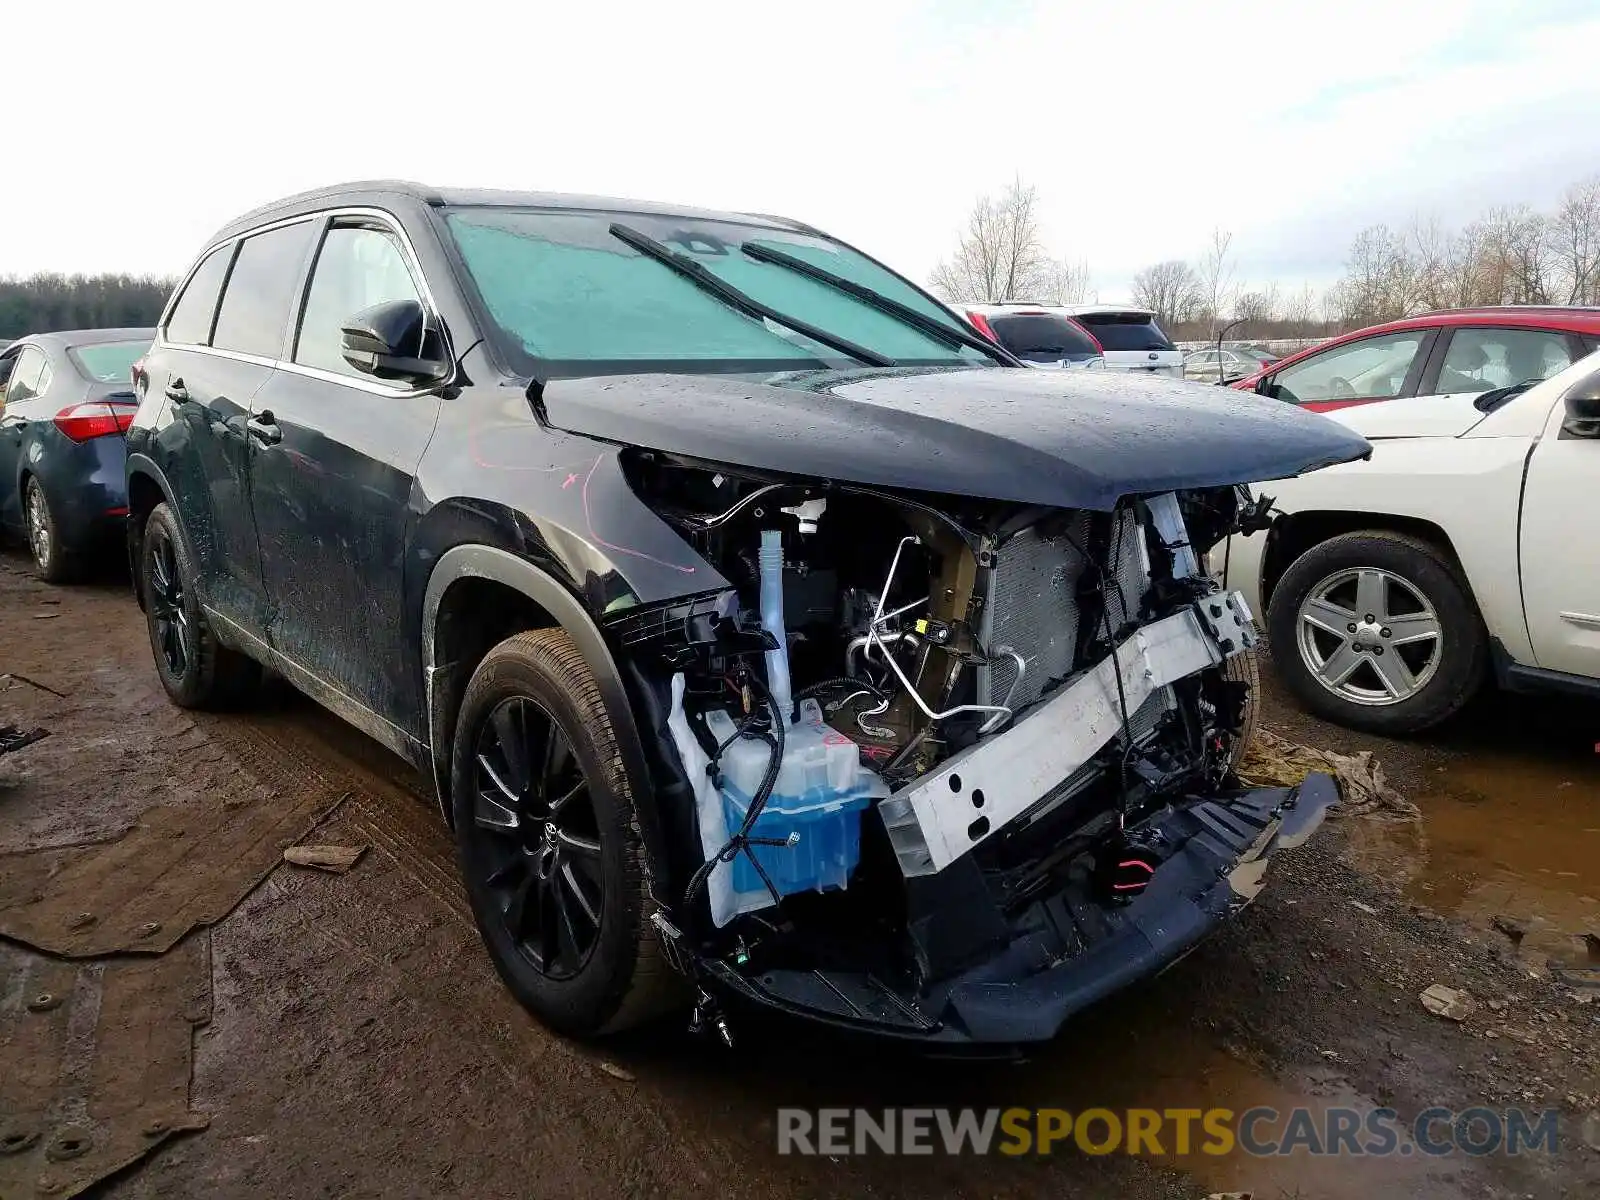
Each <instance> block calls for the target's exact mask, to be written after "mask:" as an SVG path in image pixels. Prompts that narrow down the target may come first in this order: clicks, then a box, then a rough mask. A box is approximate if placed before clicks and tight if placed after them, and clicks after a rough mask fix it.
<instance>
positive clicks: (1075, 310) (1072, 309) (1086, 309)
mask: <svg viewBox="0 0 1600 1200" xmlns="http://www.w3.org/2000/svg"><path fill="white" fill-rule="evenodd" d="M1062 310H1063V311H1064V312H1069V313H1071V314H1072V315H1073V316H1075V317H1090V316H1095V315H1097V314H1099V313H1106V314H1108V315H1109V314H1111V313H1142V314H1143V315H1144V316H1147V317H1153V316H1155V313H1153V312H1151V311H1150V310H1149V309H1148V308H1145V307H1144V306H1143V305H1139V304H1066V305H1063V306H1062Z"/></svg>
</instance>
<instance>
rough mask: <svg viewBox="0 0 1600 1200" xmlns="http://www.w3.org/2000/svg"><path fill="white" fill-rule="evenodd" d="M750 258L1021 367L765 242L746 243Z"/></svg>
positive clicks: (982, 342) (983, 343) (974, 338)
mask: <svg viewBox="0 0 1600 1200" xmlns="http://www.w3.org/2000/svg"><path fill="white" fill-rule="evenodd" d="M739 249H740V250H742V251H744V253H745V254H747V255H748V256H749V257H751V258H753V259H755V260H756V261H757V262H764V263H772V264H773V265H775V266H779V267H784V268H787V269H788V270H790V271H793V272H794V273H795V274H796V275H804V276H805V277H806V278H807V279H814V280H816V281H817V282H818V283H821V284H825V285H826V286H828V287H831V288H833V289H834V290H835V291H838V292H843V293H844V294H845V295H847V296H853V297H854V298H855V299H857V300H859V301H861V303H863V304H865V305H866V306H867V307H868V308H875V309H877V310H878V311H879V312H881V313H883V314H885V315H886V316H890V317H893V318H894V319H895V320H897V321H899V322H900V323H901V324H903V325H909V326H911V328H913V329H915V330H916V331H917V332H918V333H922V334H926V335H927V336H928V337H930V338H932V339H933V340H934V341H936V342H940V343H942V344H943V345H946V346H949V347H950V348H951V349H955V348H956V347H958V346H966V347H967V348H968V349H971V350H977V351H979V352H981V353H983V354H987V355H988V356H989V357H990V358H992V359H994V360H995V361H996V362H998V363H1002V364H1003V365H1005V366H1008V367H1019V366H1021V365H1022V364H1021V363H1020V362H1019V361H1018V360H1017V358H1016V356H1015V355H1013V354H1012V353H1011V352H1010V351H1008V350H1006V349H1005V348H1004V347H1003V346H997V345H995V343H993V342H991V341H990V340H989V339H988V338H985V337H981V336H979V335H978V334H976V333H972V334H969V333H967V332H966V331H965V330H961V329H956V328H954V327H952V326H950V325H946V324H945V323H944V322H942V321H936V320H934V319H933V318H932V317H930V316H928V315H927V314H925V313H919V312H918V311H917V310H916V309H914V308H909V307H907V306H906V305H904V304H901V303H900V302H899V301H898V300H891V299H890V298H889V297H888V296H885V295H883V294H882V293H880V292H875V291H873V290H872V289H871V288H869V287H867V286H866V285H865V284H860V283H857V282H856V281H855V280H853V279H846V278H845V277H844V276H843V275H835V274H834V273H833V272H832V271H829V270H827V269H826V268H824V267H819V266H816V265H815V264H814V263H808V262H807V261H806V260H805V259H803V258H796V257H795V256H794V255H792V254H786V253H785V252H784V251H782V250H775V249H773V247H771V246H768V245H766V244H764V243H762V242H744V243H742V244H741V245H740V247H739Z"/></svg>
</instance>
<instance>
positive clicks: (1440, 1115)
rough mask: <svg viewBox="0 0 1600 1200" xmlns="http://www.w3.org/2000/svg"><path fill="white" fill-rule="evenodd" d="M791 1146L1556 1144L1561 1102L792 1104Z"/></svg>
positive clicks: (1082, 1149) (1324, 1149)
mask: <svg viewBox="0 0 1600 1200" xmlns="http://www.w3.org/2000/svg"><path fill="white" fill-rule="evenodd" d="M777 1128H778V1153H779V1154H826V1155H829V1156H833V1157H838V1156H840V1155H848V1154H948V1155H985V1154H1005V1155H1013V1156H1018V1155H1027V1154H1051V1153H1055V1152H1058V1151H1059V1152H1063V1153H1066V1152H1077V1153H1081V1154H1133V1155H1141V1156H1151V1157H1164V1156H1168V1155H1174V1156H1179V1157H1181V1156H1184V1155H1190V1154H1207V1155H1214V1156H1218V1157H1220V1156H1222V1155H1227V1154H1233V1153H1236V1152H1242V1153H1244V1154H1249V1155H1254V1156H1257V1157H1265V1156H1270V1155H1291V1154H1309V1155H1317V1156H1322V1155H1328V1156H1346V1155H1348V1156H1354V1157H1384V1156H1388V1155H1399V1156H1402V1157H1409V1156H1411V1155H1416V1154H1423V1155H1430V1156H1443V1155H1448V1154H1465V1155H1471V1156H1474V1157H1481V1156H1484V1155H1490V1154H1524V1153H1544V1154H1554V1153H1556V1152H1557V1149H1558V1147H1559V1144H1560V1128H1559V1122H1558V1114H1557V1113H1556V1112H1555V1110H1553V1109H1547V1110H1543V1111H1538V1112H1529V1111H1524V1110H1522V1109H1506V1110H1503V1111H1501V1110H1496V1109H1491V1108H1467V1109H1461V1110H1459V1111H1457V1110H1452V1109H1448V1108H1428V1109H1424V1110H1423V1111H1421V1112H1420V1113H1418V1114H1417V1115H1416V1116H1415V1117H1413V1118H1411V1119H1409V1120H1407V1119H1405V1118H1403V1117H1402V1116H1401V1115H1400V1114H1399V1113H1398V1112H1397V1111H1395V1110H1394V1109H1392V1108H1329V1109H1323V1110H1312V1109H1309V1108H1291V1109H1284V1110H1279V1109H1276V1108H1250V1109H1245V1110H1244V1111H1242V1112H1235V1111H1234V1110H1233V1109H1230V1108H1207V1109H1200V1108H1166V1109H1158V1108H1129V1109H1116V1110H1113V1109H1109V1108H1086V1109H1082V1110H1080V1111H1077V1112H1073V1111H1071V1110H1068V1109H1064V1108H1037V1109H1035V1108H1005V1109H1001V1108H988V1109H974V1108H899V1109H875V1110H874V1109H863V1108H823V1109H805V1108H780V1109H779V1110H778V1124H777Z"/></svg>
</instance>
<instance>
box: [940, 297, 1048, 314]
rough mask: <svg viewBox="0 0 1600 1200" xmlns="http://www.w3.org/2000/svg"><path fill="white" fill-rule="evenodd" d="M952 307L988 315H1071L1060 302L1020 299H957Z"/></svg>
mask: <svg viewBox="0 0 1600 1200" xmlns="http://www.w3.org/2000/svg"><path fill="white" fill-rule="evenodd" d="M950 307H951V308H953V309H955V310H956V311H957V312H969V313H973V312H975V313H982V314H983V315H984V316H986V317H998V316H1004V315H1005V314H1006V313H1052V314H1054V315H1056V316H1060V317H1065V316H1070V315H1071V314H1070V313H1069V312H1068V311H1067V310H1066V309H1065V308H1063V307H1062V306H1061V305H1059V304H1025V303H1023V302H1022V301H1020V300H1005V301H1002V302H1000V303H999V304H965V303H962V302H960V301H957V302H956V303H954V304H952V305H950Z"/></svg>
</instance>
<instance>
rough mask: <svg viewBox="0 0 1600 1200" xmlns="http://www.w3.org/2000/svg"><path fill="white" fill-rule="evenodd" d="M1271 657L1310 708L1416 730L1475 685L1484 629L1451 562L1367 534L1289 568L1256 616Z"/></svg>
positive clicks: (1388, 536)
mask: <svg viewBox="0 0 1600 1200" xmlns="http://www.w3.org/2000/svg"><path fill="white" fill-rule="evenodd" d="M1267 627H1268V630H1269V634H1270V637H1271V641H1272V651H1273V661H1274V663H1275V664H1276V665H1277V668H1278V671H1279V674H1280V675H1281V676H1282V677H1283V681H1284V683H1285V685H1286V686H1287V687H1288V688H1289V690H1290V691H1291V692H1293V693H1294V695H1295V697H1296V698H1297V699H1298V700H1299V701H1300V703H1301V704H1302V705H1304V706H1305V707H1306V708H1307V709H1309V710H1310V711H1311V712H1313V713H1315V714H1317V715H1318V716H1321V717H1324V718H1326V719H1327V720H1330V721H1333V722H1335V723H1336V724H1339V725H1345V726H1348V727H1350V728H1352V729H1361V730H1365V731H1367V732H1369V733H1380V734H1391V735H1392V734H1409V733H1417V732H1420V731H1422V730H1424V729H1428V728H1430V727H1432V726H1434V725H1437V724H1439V723H1440V722H1441V721H1445V720H1447V719H1449V718H1450V717H1452V716H1454V715H1455V714H1456V713H1457V712H1459V711H1460V710H1461V709H1462V708H1463V707H1464V706H1465V705H1466V703H1467V701H1469V700H1470V699H1471V698H1472V696H1473V695H1474V694H1475V693H1476V692H1477V691H1478V689H1479V688H1480V687H1481V686H1482V685H1483V682H1484V679H1485V677H1486V675H1487V671H1488V657H1489V656H1488V636H1487V634H1486V632H1485V630H1484V627H1483V619H1482V618H1481V617H1480V616H1479V614H1478V609H1477V606H1476V605H1475V604H1474V603H1473V600H1472V596H1471V594H1470V593H1469V591H1468V589H1467V585H1466V582H1465V580H1464V579H1463V578H1462V577H1461V574H1460V571H1459V569H1458V568H1457V567H1456V565H1455V563H1454V562H1453V561H1452V560H1451V559H1450V558H1449V556H1448V555H1447V554H1446V553H1444V552H1443V551H1442V550H1440V549H1439V547H1437V546H1435V545H1433V544H1432V543H1431V542H1427V541H1424V540H1422V539H1421V538H1415V537H1409V536H1407V535H1405V534H1400V533H1392V532H1389V531H1386V530H1367V531H1363V532H1360V533H1348V534H1344V535H1342V536H1340V537H1336V538H1330V539H1329V540H1328V541H1326V542H1323V543H1321V544H1320V545H1317V546H1313V547H1312V548H1311V549H1310V550H1308V551H1306V552H1305V553H1304V554H1302V555H1301V556H1300V557H1299V558H1297V559H1295V561H1294V562H1293V563H1291V564H1290V566H1289V569H1288V570H1286V571H1285V572H1284V573H1283V578H1281V579H1280V580H1279V581H1278V585H1277V587H1276V588H1275V589H1274V590H1273V593H1272V601H1271V604H1270V605H1269V608H1268V613H1267Z"/></svg>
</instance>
